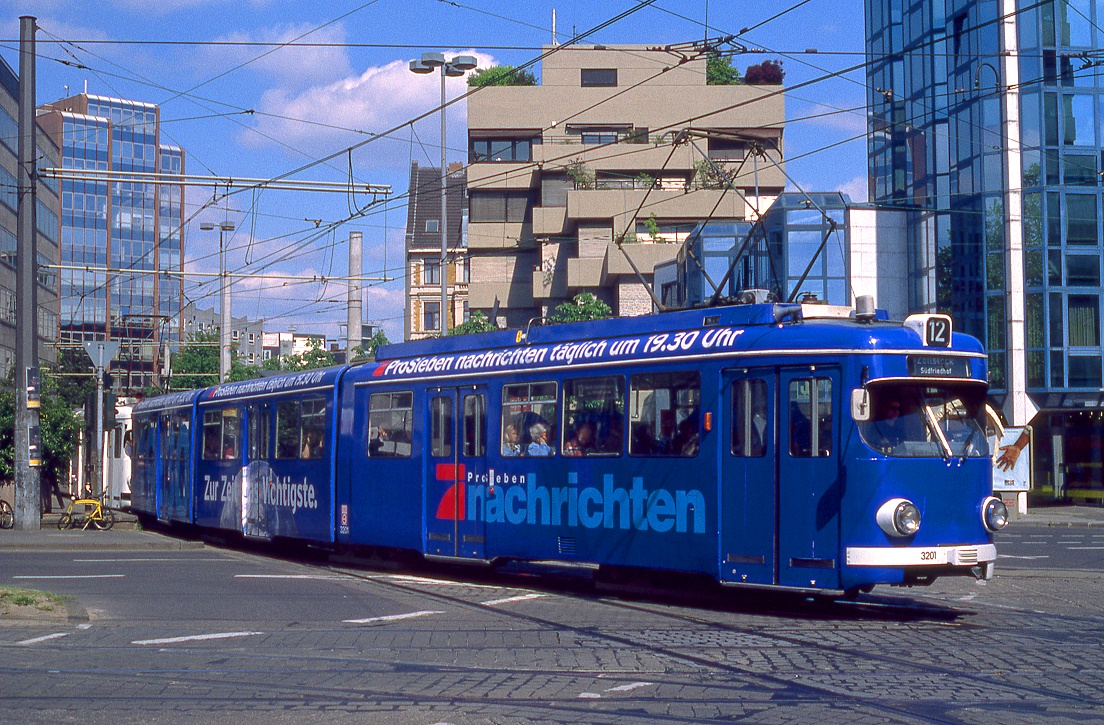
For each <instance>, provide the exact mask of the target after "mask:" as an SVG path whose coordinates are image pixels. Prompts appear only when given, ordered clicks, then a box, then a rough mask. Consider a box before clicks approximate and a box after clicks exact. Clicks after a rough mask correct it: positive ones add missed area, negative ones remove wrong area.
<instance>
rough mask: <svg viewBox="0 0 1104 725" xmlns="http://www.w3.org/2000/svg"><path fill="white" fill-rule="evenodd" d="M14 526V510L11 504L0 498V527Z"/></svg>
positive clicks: (8, 527)
mask: <svg viewBox="0 0 1104 725" xmlns="http://www.w3.org/2000/svg"><path fill="white" fill-rule="evenodd" d="M14 526H15V511H13V510H12V507H11V504H10V503H8V502H7V501H5V500H4V499H0V529H10V528H12V527H14Z"/></svg>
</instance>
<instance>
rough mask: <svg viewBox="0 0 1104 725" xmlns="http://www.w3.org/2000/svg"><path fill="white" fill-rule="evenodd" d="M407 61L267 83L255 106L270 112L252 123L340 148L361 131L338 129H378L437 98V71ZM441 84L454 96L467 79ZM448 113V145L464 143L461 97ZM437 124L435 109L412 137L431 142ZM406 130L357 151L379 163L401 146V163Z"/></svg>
mask: <svg viewBox="0 0 1104 725" xmlns="http://www.w3.org/2000/svg"><path fill="white" fill-rule="evenodd" d="M464 53H466V54H469V55H474V56H476V57H477V58H478V59H479V66H480V67H486V66H488V65H492V64H493V63H494V58H492V57H491V56H489V55H486V54H483V53H476V52H474V51H464ZM449 55H451V53H450V54H449ZM408 63H409V61H407V60H396V61H393V62H391V63H388V64H386V65H383V66H372V67H369V68H367V69H366V70H365V71H364V72H363V73H361V74H360V75H351V76H347V77H345V78H342V79H341V80H338V81H335V82H332V83H328V84H324V85H317V86H314V87H312V88H308V89H307V90H304V91H302V92H299V93H295V92H294V91H289V89H288V88H286V87H280V88H272V89H269V90H267V91H265V93H264V94H263V95H262V97H261V100H260V103H259V104H258V109H259V110H260V111H262V112H264V113H268V114H273V115H272V116H259V118H258V123H257V126H256V128H257V129H258V130H259V131H261V132H262V133H264V134H266V135H268V136H271V137H273V138H278V139H280V140H281V141H283V142H285V143H289V144H291V145H292V146H295V147H297V148H305V149H309V150H312V151H316V152H317V151H323V150H328V149H332V148H334V147H338V148H340V146H341V145H345V144H352V143H355V142H356V141H358V140H363V139H364V138H365V136H364V134H363V133H355V132H350V131H345V130H342V129H356V130H357V131H362V132H370V133H378V132H381V131H385V130H387V129H389V128H391V127H393V126H397V125H399V124H401V123H402V122H404V121H407V120H409V119H411V118H414V117H416V116H419V115H421V114H423V113H425V112H426V111H428V110H430V109H432V108H434V107H436V106H438V105H439V104H440V98H441V96H440V92H441V91H440V76H439V75H437V74H429V75H415V74H413V73H411V72H410V70H409V68H408ZM445 88H446V89H445V96H446V98H448V99H453V98H456V97H457V96H460V95H462V94H464V93H465V92H466V91H467V84H466V81H465V78H463V77H460V78H448V79H447V80H446V84H445ZM447 116H448V125H449V128H450V129H451V130H450V134H449V136H450V139H452V141H451V142H450V146H452V147H457V148H459V147H462V146H463V145H464V144H463V143H462V142H460V141H458V139H461V138H462V129H464V128H465V126H466V119H467V105H466V103H465V102H463V101H461V102H460V103H456V104H454V105H452V106H450V107H449V109H448V111H447ZM289 119H301V120H304V121H310V122H313V123H314V124H324V125H312V124H310V123H300V122H298V121H296V120H289ZM334 127H339V128H334ZM438 129H439V124H438V121H437V115H436V114H434V115H432V116H431V117H430V118H427V119H425V120H424V121H423V122H421V123H419V124H417V125H416V127H415V137H416V140H415V143H417V142H419V141H420V142H421V143H423V144H426V145H428V146H431V147H436V146H437V144H438V143H439V138H440V132H439V130H438ZM409 134H410V132H409V130H404V131H403V132H402V134H401V136H400V137H399V138H400V139H401V142H400V141H399V140H396V141H390V140H386V141H384V140H381V141H378V142H374V143H372V144H371V145H370V146H369V148H368V149H366V151H365V152H362V153H364V154H365V156H367V157H368V158H369V159H372V161H368V163H372V164H373V165H378V164H379V162H381V161H383V162H384V163H387V160H386V157H388V156H393V157H395V158H394V159H391V160H392V161H397V160H398V156H399V155H400V153H399V152H400V151H401V155H402V156H403V157H404V158H403V164H404V165H405V155H406V151H407V148H408V146H407V144H408V143H409V141H408V139H409V138H410V136H409ZM241 140H242V142H243V143H246V144H248V145H251V146H259V145H262V144H268V143H270V142H269V141H266V140H264V139H263V138H262V137H260V136H258V135H257V134H251V133H248V132H247V133H245V134H244V135H243V136H242V139H241ZM373 157H374V158H373ZM373 161H374V162H375V163H373Z"/></svg>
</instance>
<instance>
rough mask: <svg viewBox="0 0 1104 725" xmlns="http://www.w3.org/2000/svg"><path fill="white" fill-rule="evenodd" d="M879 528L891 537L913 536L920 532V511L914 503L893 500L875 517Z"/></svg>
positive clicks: (882, 507) (897, 499) (883, 505)
mask: <svg viewBox="0 0 1104 725" xmlns="http://www.w3.org/2000/svg"><path fill="white" fill-rule="evenodd" d="M875 519H876V520H877V522H878V526H880V527H881V529H882V531H884V532H886V533H887V534H889V535H890V536H896V537H902V536H912V535H913V534H915V533H916V532H917V531H919V530H920V509H918V508H917V507H916V504H914V503H913V502H912V501H909V500H908V499H904V498H891V499H890V500H888V501H886V502H885V503H884V504H882V506H881V508H879V509H878V513H877V514H876V515H875Z"/></svg>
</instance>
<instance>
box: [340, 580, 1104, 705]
mask: <svg viewBox="0 0 1104 725" xmlns="http://www.w3.org/2000/svg"><path fill="white" fill-rule="evenodd" d="M329 568H331V569H332V570H334V571H340V572H341V573H344V574H346V575H348V576H352V577H355V578H360V577H361V575H360V574H359V573H358V572H356V571H355V570H351V569H348V568H343V567H329ZM363 578H364V579H365V580H367V581H371V582H374V583H376V584H381V585H384V586H386V587H390V588H394V589H398V590H402V591H405V592H407V593H412V594H418V595H420V596H424V597H428V598H432V599H434V600H436V601H440V602H443V603H448V604H452V605H456V606H460V607H464V608H469V609H476V610H480V611H484V612H485V611H487V608H486V607H483V606H481V605H479V604H478V603H474V602H471V601H469V600H466V599H463V598H461V597H455V596H451V595H448V594H445V593H441V592H437V591H426V590H425V589H420V588H417V587H415V586H412V585H410V584H404V583H400V582H395V581H388V580H386V579H379V578H370V577H367V576H364V577H363ZM518 588H519V589H523V588H525V587H518ZM592 601H595V602H597V603H600V604H603V605H605V606H608V607H614V608H619V609H623V610H629V611H636V612H641V613H647V614H649V615H651V616H660V617H665V618H667V619H670V620H674V621H679V622H683V623H689V624H694V625H696V626H701V627H706V628H708V629H711V630H714V631H724V632H730V633H736V634H741V635H745V636H754V637H758V638H765V639H768V640H774V641H777V642H782V643H785V644H786V645H787V646H797V647H804V648H812V649H815V650H818V651H820V652H826V653H831V654H835V655H843V656H850V657H864V658H868V659H873V660H876V661H878V662H882V663H884V664H888V665H893V666H896V667H900V668H903V669H907V670H916V669H920V670H922V671H923V672H925V673H926V674H929V675H933V676H936V677H947V676H950V677H957V678H967V679H968V680H969V681H971V682H973V683H978V682H981V683H984V684H987V685H990V686H992V687H995V688H1000V689H1007V688H1008V683H1007V681H1001V680H998V679H996V678H991V677H979V675H978V673H977V672H976V671H970V672H966V671H962V670H957V671H956V670H948V669H946V668H939V667H937V666H935V665H925V664H917V663H915V662H912V661H908V660H904V659H901V658H894V657H889V656H886V655H881V654H877V653H871V652H869V651H861V650H858V649H854V648H849V647H841V646H836V645H826V644H818V643H815V642H810V641H809V640H808V639H805V638H799V637H791V636H784V635H780V634H777V633H767V632H764V631H763V630H760V629H753V628H750V627H736V626H733V625H728V624H722V623H718V622H715V621H712V620H708V619H705V618H701V617H693V616H689V615H684V614H676V613H672V612H665V611H662V610H657V609H653V608H650V607H641V606H638V605H634V604H630V603H628V602H618V601H615V600H611V599H609V598H606V597H598V598H593V599H592ZM929 609H930V608H929ZM496 611H497V612H498V613H499V614H500V615H501V616H503V617H506V618H510V619H515V620H518V621H525V622H528V623H529V624H533V625H538V626H542V627H551V628H555V629H566V630H568V631H572V632H574V633H575V634H576V635H580V634H585V635H586V636H587V637H590V638H592V639H598V640H603V641H606V642H609V643H612V644H615V645H620V646H625V647H632V648H642V649H644V650H647V651H649V652H651V653H652V654H653V655H655V656H659V657H666V658H670V659H672V660H675V661H679V662H682V663H684V664H687V665H692V666H695V667H700V668H705V669H707V670H714V671H721V672H727V673H731V674H734V675H740V676H743V677H749V678H753V679H755V680H758V681H759V682H761V683H763V684H764V686H765V685H766V683H769V684H771V685H775V686H782V687H784V688H790V689H796V690H799V691H802V692H805V693H807V694H809V695H810V696H812V697H814V698H816V699H818V700H819V701H823V699H824V698H825V696H828V697H831V698H838V697H840V696H843V697H847V698H848V699H849V700H851V701H852V702H854V703H856V704H862V705H865V706H867V707H873V708H876V709H878V710H880V711H883V712H885V713H887V714H893V715H895V716H901V717H910V718H918V719H921V720H924V721H926V722H933V723H952V722H958V720H955V719H948V718H945V717H936V716H933V715H927V714H924V715H921V714H917V713H916V712H913V711H912V710H910V709H908V708H906V707H899V706H893V705H889V704H887V703H885V702H882V701H878V700H874V699H871V698H866V697H860V696H857V695H853V694H849V693H841V692H839V691H837V690H834V689H829V688H826V687H821V686H816V685H811V684H807V683H803V682H800V681H797V680H796V679H791V678H788V677H783V676H779V675H772V674H767V673H763V672H761V671H757V670H756V669H754V668H752V667H746V666H740V665H736V664H733V663H730V662H722V661H718V660H716V659H711V658H707V657H702V656H697V655H693V654H688V653H686V652H683V651H680V650H678V649H677V648H674V647H662V646H656V645H653V644H648V643H645V642H642V641H640V640H638V639H634V638H632V637H627V636H622V635H617V634H612V633H610V632H604V631H602V630H600V629H599V628H591V627H578V626H575V625H570V624H563V623H560V622H556V621H554V620H551V619H546V618H543V617H538V616H535V615H531V614H525V613H521V612H516V611H510V610H496ZM1025 690H1026V691H1027V692H1030V693H1032V694H1034V695H1036V696H1038V697H1040V698H1045V699H1051V700H1058V701H1065V702H1071V703H1078V704H1082V705H1088V706H1095V707H1104V701H1101V700H1092V699H1088V698H1084V697H1079V696H1076V695H1071V694H1069V693H1064V692H1059V691H1055V690H1049V689H1044V688H1039V687H1028V688H1020V691H1021V692H1023V691H1025ZM771 692H774V690H773V688H772V689H771ZM1025 704H1026V703H1025ZM1005 705H1006V706H1007V703H1005ZM1022 709H1024V710H1025V711H1033V710H1034V708H1032V707H1025V708H1022Z"/></svg>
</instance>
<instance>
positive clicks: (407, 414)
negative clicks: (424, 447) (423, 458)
mask: <svg viewBox="0 0 1104 725" xmlns="http://www.w3.org/2000/svg"><path fill="white" fill-rule="evenodd" d="M413 426H414V394H413V393H411V392H409V391H401V392H397V393H372V395H371V397H370V398H369V399H368V455H369V456H371V457H372V458H409V457H410V442H411V440H412V434H413V430H414V428H413Z"/></svg>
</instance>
